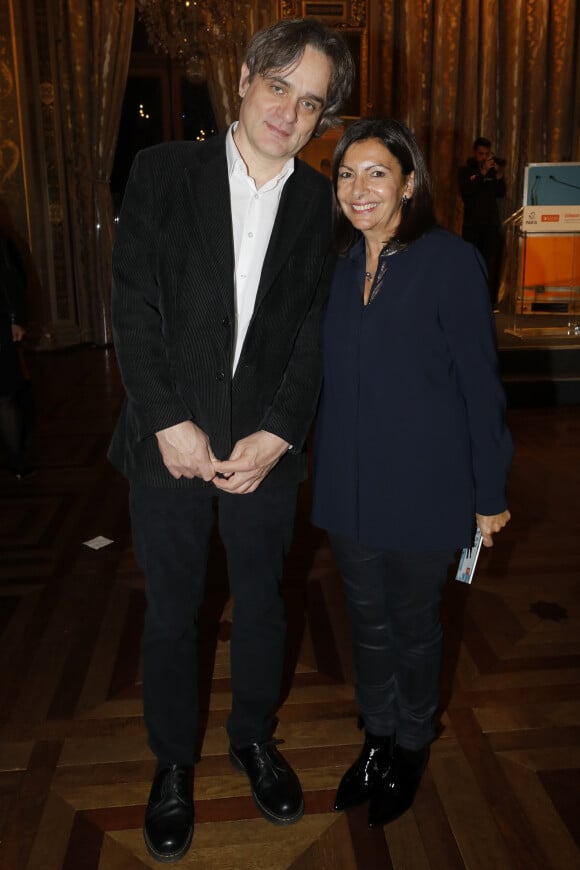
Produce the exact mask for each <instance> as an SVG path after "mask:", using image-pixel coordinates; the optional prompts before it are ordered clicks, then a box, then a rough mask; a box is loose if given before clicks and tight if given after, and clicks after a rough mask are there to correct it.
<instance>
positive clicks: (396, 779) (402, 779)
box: [369, 744, 429, 828]
mask: <svg viewBox="0 0 580 870" xmlns="http://www.w3.org/2000/svg"><path fill="white" fill-rule="evenodd" d="M428 760H429V745H427V746H423V747H422V749H417V750H414V749H405V748H404V747H403V746H399V745H398V744H396V745H395V746H394V748H393V758H392V762H391V766H390V768H389V771H388V774H387V776H386V777H385V778H384V780H383V781H382V783H381V785H380V787H379V788H377V789H375V790H374V791H373V794H372V796H371V803H370V807H369V828H378V827H381V826H382V825H386V824H388V823H389V822H392V821H394V820H395V819H398V818H399V816H402V815H403V813H404V812H406V811H407V810H408V809H409V808H410V807H411V806H412V804H413V801H414V800H415V795H416V793H417V789H418V788H419V783H420V782H421V777H422V776H423V771H424V770H425V768H426V767H427V762H428Z"/></svg>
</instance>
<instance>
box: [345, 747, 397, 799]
mask: <svg viewBox="0 0 580 870" xmlns="http://www.w3.org/2000/svg"><path fill="white" fill-rule="evenodd" d="M392 754H393V737H378V736H376V735H374V734H369V733H368V732H367V734H366V737H365V742H364V746H363V748H362V750H361V752H360V755H359V757H358V758H357V760H356V761H355V763H354V764H353V765H352V766H351V767H349V769H348V770H347V772H346V773H345V774H344V776H343V777H342V779H341V781H340V785H339V786H338V791H337V792H336V798H335V801H334V809H335V810H347V809H348V808H349V807H356V806H358V805H359V804H362V803H364V802H365V801H368V800H369V798H370V797H371V795H372V793H373V791H374V790H375V788H377V787H379V786H380V785H381V783H382V782H383V780H384V779H385V778H386V776H387V773H388V771H389V768H390V766H391V759H392Z"/></svg>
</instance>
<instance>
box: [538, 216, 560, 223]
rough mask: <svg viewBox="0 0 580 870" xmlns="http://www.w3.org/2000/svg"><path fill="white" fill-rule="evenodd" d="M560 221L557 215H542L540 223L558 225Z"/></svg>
mask: <svg viewBox="0 0 580 870" xmlns="http://www.w3.org/2000/svg"><path fill="white" fill-rule="evenodd" d="M559 220H560V215H559V214H543V215H542V221H543V223H558V221H559Z"/></svg>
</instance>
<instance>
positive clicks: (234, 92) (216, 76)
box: [201, 0, 276, 132]
mask: <svg viewBox="0 0 580 870" xmlns="http://www.w3.org/2000/svg"><path fill="white" fill-rule="evenodd" d="M211 5H212V6H214V7H217V6H218V5H219V11H220V15H221V26H216V25H215V24H214V25H213V26H212V25H211V23H210V22H209V21H208V22H206V27H205V28H204V30H203V32H202V35H201V46H202V49H203V52H204V55H205V57H206V64H205V67H206V73H207V87H208V91H209V96H210V100H211V105H212V109H213V113H214V117H215V120H216V125H217V128H218V130H219V131H220V132H223V131H224V130H225V129H226V128H227V127H228V126H229V125H230V124H231V123H232V121H235V120H236V119H237V117H238V107H239V98H238V84H239V81H240V71H241V68H242V63H243V60H244V54H245V49H246V44H247V43H248V42H249V40H250V38H251V37H252V35H253V34H254V33H256V32H257V31H258V30H261V29H262V28H263V27H266V26H267V25H268V24H270V23H272V22H273V21H275V20H276V14H275V13H276V10H275V5H276V4H275V3H272V2H268V0H252V2H249V0H218V3H215V4H211ZM202 14H203V13H202ZM214 14H215V13H214ZM216 17H218V16H217V15H216ZM224 33H227V35H228V37H229V38H228V41H227V42H224V40H223V35H224Z"/></svg>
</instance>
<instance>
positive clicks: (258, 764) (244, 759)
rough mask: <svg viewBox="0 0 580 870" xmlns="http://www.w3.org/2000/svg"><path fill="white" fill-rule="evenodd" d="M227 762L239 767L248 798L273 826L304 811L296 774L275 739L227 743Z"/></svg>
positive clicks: (290, 819)
mask: <svg viewBox="0 0 580 870" xmlns="http://www.w3.org/2000/svg"><path fill="white" fill-rule="evenodd" d="M230 761H231V762H232V764H233V765H234V767H237V768H238V770H243V771H244V772H245V773H246V775H247V777H248V779H249V780H250V785H251V787H252V797H253V798H254V801H255V802H256V806H257V807H258V809H259V810H260V812H261V813H262V815H263V816H264V817H265V818H266V819H268V821H270V822H274V824H276V825H291V824H292V823H293V822H297V821H298V819H301V818H302V816H303V814H304V798H303V797H302V789H301V787H300V783H299V781H298V777H297V776H296V774H295V773H294V771H293V770H292V768H291V767H290V765H289V764H288V762H287V761H286V760H285V759H284V758H283V757H282V755H280V753H279V752H278V750H277V749H276V742H275V741H274V740H268V741H266V742H265V743H259V744H258V743H252V744H251V745H250V746H245V747H244V748H243V749H235V748H234V747H233V746H230Z"/></svg>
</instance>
